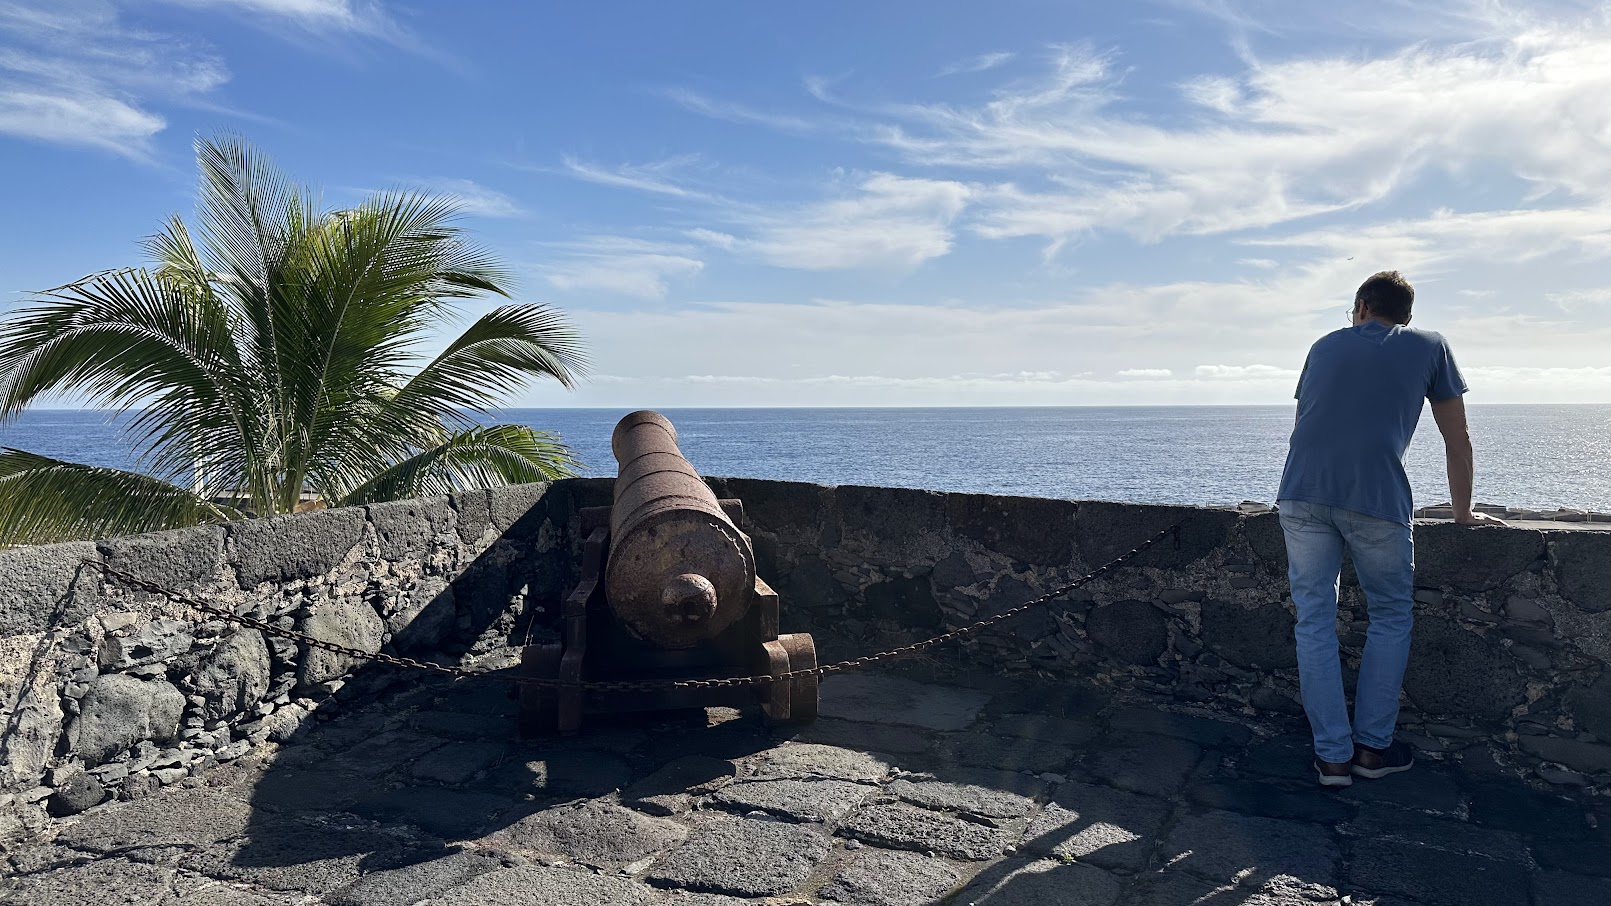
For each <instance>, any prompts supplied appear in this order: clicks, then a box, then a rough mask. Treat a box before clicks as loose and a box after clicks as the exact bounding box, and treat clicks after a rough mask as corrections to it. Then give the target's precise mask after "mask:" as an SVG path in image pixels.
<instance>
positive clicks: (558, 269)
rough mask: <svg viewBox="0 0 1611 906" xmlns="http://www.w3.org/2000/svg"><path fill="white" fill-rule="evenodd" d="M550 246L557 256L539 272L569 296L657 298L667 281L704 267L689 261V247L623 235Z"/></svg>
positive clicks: (697, 271) (665, 290)
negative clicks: (588, 293)
mask: <svg viewBox="0 0 1611 906" xmlns="http://www.w3.org/2000/svg"><path fill="white" fill-rule="evenodd" d="M552 247H553V248H554V249H555V250H556V251H557V252H559V257H558V258H557V259H556V260H554V261H551V262H549V263H547V264H544V265H541V266H540V267H539V268H538V269H539V271H540V272H541V273H542V275H543V278H544V279H545V280H547V281H548V282H549V283H550V284H551V285H553V286H554V287H556V288H558V289H562V290H570V291H580V290H598V291H601V292H605V293H611V294H616V295H622V296H631V297H634V298H638V299H660V298H664V297H665V295H666V292H667V290H668V281H669V280H671V279H672V278H674V277H686V276H692V275H694V274H697V273H699V272H700V270H702V269H703V268H704V266H705V263H704V262H703V261H701V260H699V259H698V258H694V257H690V256H691V255H692V254H693V253H694V249H693V248H692V247H690V246H687V245H681V244H676V243H666V242H654V241H648V240H641V239H632V238H628V237H623V236H592V237H588V238H586V239H581V240H578V241H575V242H566V243H556V244H554V245H553V246H552Z"/></svg>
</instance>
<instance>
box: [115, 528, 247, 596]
mask: <svg viewBox="0 0 1611 906" xmlns="http://www.w3.org/2000/svg"><path fill="white" fill-rule="evenodd" d="M97 547H98V548H99V549H100V552H101V556H102V557H105V558H106V562H107V564H108V565H110V566H113V567H116V568H117V569H119V570H121V571H123V572H126V573H128V574H130V575H132V576H134V577H135V578H137V579H144V580H145V581H147V582H152V583H155V584H157V585H160V586H162V587H163V588H171V589H176V590H177V589H185V588H190V587H192V586H194V585H196V584H197V583H199V582H202V581H205V580H207V579H210V578H212V577H213V576H214V575H215V574H216V573H217V572H218V568H219V566H221V565H222V564H223V561H224V527H223V526H221V525H197V526H192V527H190V528H182V529H174V530H173V531H168V532H152V533H151V534H147V535H128V536H125V537H122V538H110V539H107V540H105V541H101V542H99V543H98V544H97Z"/></svg>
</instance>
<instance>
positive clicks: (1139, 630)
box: [1085, 601, 1169, 667]
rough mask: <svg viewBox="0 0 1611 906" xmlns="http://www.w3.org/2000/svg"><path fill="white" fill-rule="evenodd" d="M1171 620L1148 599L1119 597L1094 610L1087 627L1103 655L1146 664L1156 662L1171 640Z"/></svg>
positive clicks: (1125, 661) (1121, 660)
mask: <svg viewBox="0 0 1611 906" xmlns="http://www.w3.org/2000/svg"><path fill="white" fill-rule="evenodd" d="M1167 621H1168V618H1166V617H1165V616H1164V615H1163V613H1162V612H1161V611H1159V610H1158V608H1156V607H1153V606H1152V605H1151V604H1148V603H1147V602H1146V601H1115V602H1113V603H1112V604H1108V605H1105V606H1102V607H1098V608H1096V609H1095V610H1092V611H1091V615H1090V616H1089V617H1088V618H1087V619H1086V621H1085V630H1086V632H1087V633H1089V634H1090V636H1091V640H1092V641H1094V642H1095V643H1096V648H1097V651H1098V652H1099V653H1101V654H1102V655H1104V656H1106V657H1108V658H1111V659H1113V660H1115V661H1118V662H1119V663H1121V664H1135V665H1138V666H1143V667H1146V666H1151V665H1154V664H1156V663H1157V662H1158V657H1159V656H1160V655H1162V654H1163V653H1164V649H1165V648H1166V647H1167V646H1168V644H1169V634H1168V629H1167V628H1166V626H1167Z"/></svg>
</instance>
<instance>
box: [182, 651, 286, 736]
mask: <svg viewBox="0 0 1611 906" xmlns="http://www.w3.org/2000/svg"><path fill="white" fill-rule="evenodd" d="M269 671H270V664H269V651H268V645H267V644H265V643H264V642H263V634H262V633H261V632H258V631H257V630H256V629H241V630H239V631H236V632H233V633H230V635H229V636H228V637H226V638H225V639H224V640H223V641H221V642H219V643H218V646H217V647H215V648H214V649H213V651H212V653H211V654H210V655H208V656H207V659H206V660H204V661H202V662H201V665H200V666H198V667H197V668H196V670H195V672H194V673H192V674H191V675H190V687H191V689H193V690H194V691H195V692H196V694H198V695H200V696H201V697H202V698H203V699H205V701H203V702H202V704H201V705H200V706H199V707H198V708H197V712H198V713H199V714H200V715H201V716H202V717H203V718H205V719H207V720H223V719H225V718H227V717H231V716H233V715H236V714H240V713H243V712H245V711H247V710H249V709H251V708H254V707H256V706H257V704H258V703H259V702H261V701H262V700H263V695H264V693H266V692H268V685H269Z"/></svg>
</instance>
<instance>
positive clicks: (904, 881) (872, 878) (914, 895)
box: [817, 847, 962, 906]
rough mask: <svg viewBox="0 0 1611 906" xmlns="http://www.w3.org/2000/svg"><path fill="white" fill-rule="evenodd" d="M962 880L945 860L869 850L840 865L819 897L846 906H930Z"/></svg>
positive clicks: (955, 869) (908, 853)
mask: <svg viewBox="0 0 1611 906" xmlns="http://www.w3.org/2000/svg"><path fill="white" fill-rule="evenodd" d="M961 881H962V873H961V872H960V871H958V867H957V866H955V865H953V864H952V863H950V862H947V861H946V860H944V859H940V858H936V857H934V856H926V855H924V854H922V853H914V852H898V851H891V850H887V849H874V848H872V847H868V848H866V849H863V850H860V851H858V852H856V853H855V854H854V855H852V856H850V857H849V858H847V859H846V860H845V861H844V862H843V863H841V864H840V866H839V870H838V871H836V872H834V875H833V877H831V878H829V879H828V883H826V884H824V885H823V886H822V888H821V889H819V890H818V891H817V896H819V897H821V898H822V899H824V900H829V901H832V902H834V903H844V904H846V906H928V904H930V903H933V902H934V901H935V900H937V899H939V898H940V897H941V896H943V895H945V894H946V893H948V892H950V891H951V890H952V889H954V888H955V887H956V886H957V885H958V884H959V883H961Z"/></svg>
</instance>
